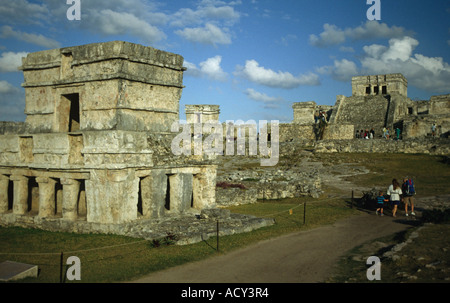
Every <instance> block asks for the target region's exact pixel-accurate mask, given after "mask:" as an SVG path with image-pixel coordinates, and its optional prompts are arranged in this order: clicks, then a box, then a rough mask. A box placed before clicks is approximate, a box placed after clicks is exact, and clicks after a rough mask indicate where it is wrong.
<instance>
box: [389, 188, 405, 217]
mask: <svg viewBox="0 0 450 303" xmlns="http://www.w3.org/2000/svg"><path fill="white" fill-rule="evenodd" d="M387 194H388V195H389V200H390V201H391V205H392V206H393V207H394V208H393V210H392V216H393V217H396V213H397V208H398V206H399V205H400V196H401V195H402V189H401V187H400V184H399V183H398V181H397V179H393V180H392V184H391V185H389V188H388V190H387Z"/></svg>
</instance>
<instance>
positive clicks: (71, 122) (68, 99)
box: [59, 94, 80, 132]
mask: <svg viewBox="0 0 450 303" xmlns="http://www.w3.org/2000/svg"><path fill="white" fill-rule="evenodd" d="M59 115H61V117H60V121H61V124H62V125H60V130H61V131H65V130H67V131H68V132H75V131H79V130H80V95H79V94H67V95H62V98H61V106H60V112H59ZM64 117H67V118H64ZM64 124H66V125H64Z"/></svg>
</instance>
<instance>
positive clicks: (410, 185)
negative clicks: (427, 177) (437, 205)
mask: <svg viewBox="0 0 450 303" xmlns="http://www.w3.org/2000/svg"><path fill="white" fill-rule="evenodd" d="M406 183H407V184H406V186H405V187H406V188H405V191H406V194H407V195H409V196H412V195H415V194H416V189H415V188H414V182H413V180H412V179H408V181H406Z"/></svg>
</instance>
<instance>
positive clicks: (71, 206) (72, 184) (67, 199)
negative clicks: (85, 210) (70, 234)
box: [61, 178, 80, 221]
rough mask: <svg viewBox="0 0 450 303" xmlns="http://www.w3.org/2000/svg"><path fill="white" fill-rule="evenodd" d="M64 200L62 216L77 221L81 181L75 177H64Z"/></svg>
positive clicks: (62, 182) (62, 181)
mask: <svg viewBox="0 0 450 303" xmlns="http://www.w3.org/2000/svg"><path fill="white" fill-rule="evenodd" d="M61 184H62V186H63V201H62V216H63V219H67V220H71V221H75V220H76V219H77V218H78V207H77V203H78V193H79V191H80V182H78V181H77V180H75V179H67V178H62V179H61Z"/></svg>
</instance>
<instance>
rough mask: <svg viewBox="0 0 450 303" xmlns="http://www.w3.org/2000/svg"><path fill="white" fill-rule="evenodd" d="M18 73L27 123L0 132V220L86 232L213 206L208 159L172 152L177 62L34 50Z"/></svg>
mask: <svg viewBox="0 0 450 303" xmlns="http://www.w3.org/2000/svg"><path fill="white" fill-rule="evenodd" d="M22 70H23V73H24V79H25V81H24V83H23V87H24V88H25V94H26V108H25V113H26V115H27V118H26V123H25V125H26V127H20V132H19V133H12V132H11V131H9V132H4V133H6V134H3V135H0V224H10V225H15V224H18V225H20V224H22V223H23V222H27V224H28V225H29V226H33V225H35V226H37V227H45V226H50V225H51V226H52V229H53V230H54V229H58V226H60V227H61V229H62V230H65V229H71V230H73V231H77V230H83V231H89V228H87V227H86V226H90V227H92V228H93V229H101V228H100V227H99V226H102V225H103V226H108V225H114V224H125V223H129V222H136V221H139V220H141V219H158V218H164V217H167V216H169V217H170V216H179V215H182V214H196V213H198V214H199V213H200V212H201V210H202V209H208V208H212V207H214V206H215V178H216V166H215V164H214V163H213V162H212V160H204V159H201V158H199V157H197V158H193V157H192V158H189V157H176V158H175V156H174V155H173V154H172V153H171V150H170V142H171V141H172V139H173V137H174V136H175V134H173V133H171V125H172V123H173V122H175V121H178V120H179V99H180V97H181V92H182V89H183V84H182V81H183V72H184V70H185V68H184V67H183V57H181V56H179V55H176V54H172V53H168V52H164V51H160V50H157V49H154V48H151V47H145V46H142V45H137V44H132V43H127V42H121V41H114V42H107V43H96V44H89V45H82V46H74V47H67V48H62V49H54V50H48V51H42V52H37V53H31V54H28V56H27V57H26V58H23V64H22ZM8 127H13V128H14V125H9V126H8ZM16 129H19V128H16ZM68 223H71V224H68ZM94 225H95V226H97V227H95V228H94V227H93V226H94ZM55 226H56V227H55ZM62 226H66V227H65V228H63V227H62ZM68 226H69V227H68Z"/></svg>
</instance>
